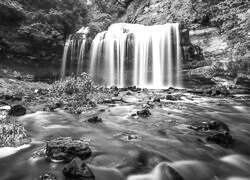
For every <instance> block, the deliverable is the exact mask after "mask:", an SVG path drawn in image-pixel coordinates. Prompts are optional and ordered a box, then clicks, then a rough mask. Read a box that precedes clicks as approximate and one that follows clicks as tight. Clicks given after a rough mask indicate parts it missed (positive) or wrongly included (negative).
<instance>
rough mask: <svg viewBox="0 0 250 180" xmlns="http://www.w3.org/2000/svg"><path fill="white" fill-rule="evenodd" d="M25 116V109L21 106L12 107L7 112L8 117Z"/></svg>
mask: <svg viewBox="0 0 250 180" xmlns="http://www.w3.org/2000/svg"><path fill="white" fill-rule="evenodd" d="M25 114H26V109H25V108H24V107H23V106H22V105H19V104H17V105H12V106H11V109H10V110H9V112H8V115H10V116H23V115H25Z"/></svg>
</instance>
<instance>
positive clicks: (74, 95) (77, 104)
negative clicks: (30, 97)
mask: <svg viewBox="0 0 250 180" xmlns="http://www.w3.org/2000/svg"><path fill="white" fill-rule="evenodd" d="M93 90H94V86H93V82H92V80H91V78H90V76H89V75H88V74H86V73H82V74H81V75H80V76H73V75H72V76H69V77H66V78H65V79H62V80H59V81H56V82H55V83H54V84H52V87H51V88H50V90H49V96H50V97H51V99H50V101H51V102H52V104H53V103H58V102H59V103H60V104H64V105H66V106H67V109H68V110H69V111H71V112H74V113H78V112H82V111H83V110H84V109H86V108H87V107H88V103H89V99H88V96H89V94H91V93H92V92H93Z"/></svg>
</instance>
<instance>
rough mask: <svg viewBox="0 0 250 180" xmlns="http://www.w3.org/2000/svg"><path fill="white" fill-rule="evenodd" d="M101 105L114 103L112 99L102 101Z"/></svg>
mask: <svg viewBox="0 0 250 180" xmlns="http://www.w3.org/2000/svg"><path fill="white" fill-rule="evenodd" d="M103 103H106V104H114V101H113V100H112V99H104V100H103Z"/></svg>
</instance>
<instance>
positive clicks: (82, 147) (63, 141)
mask: <svg viewBox="0 0 250 180" xmlns="http://www.w3.org/2000/svg"><path fill="white" fill-rule="evenodd" d="M46 155H47V157H48V158H49V159H50V160H57V161H66V162H69V161H71V160H72V159H74V158H75V157H79V158H80V159H82V160H85V159H87V158H89V157H90V156H91V149H90V148H89V145H88V143H86V142H85V141H83V140H74V139H72V138H71V137H60V138H57V139H54V140H51V141H49V142H47V145H46Z"/></svg>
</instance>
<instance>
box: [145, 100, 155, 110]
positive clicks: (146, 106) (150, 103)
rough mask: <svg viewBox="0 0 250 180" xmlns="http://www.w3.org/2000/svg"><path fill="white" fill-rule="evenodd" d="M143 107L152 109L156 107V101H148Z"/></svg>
mask: <svg viewBox="0 0 250 180" xmlns="http://www.w3.org/2000/svg"><path fill="white" fill-rule="evenodd" d="M142 108H143V109H152V108H154V103H153V102H152V101H148V102H147V103H146V104H143V105H142Z"/></svg>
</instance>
